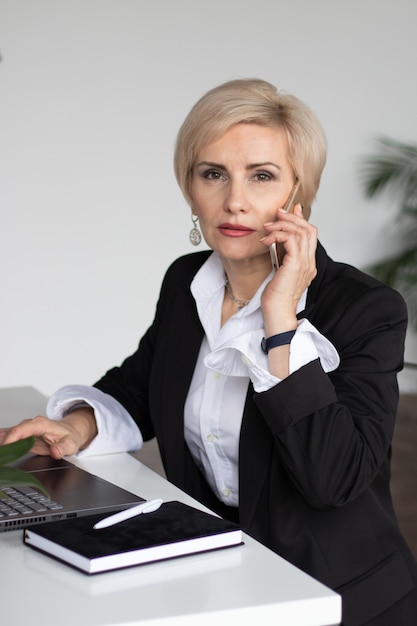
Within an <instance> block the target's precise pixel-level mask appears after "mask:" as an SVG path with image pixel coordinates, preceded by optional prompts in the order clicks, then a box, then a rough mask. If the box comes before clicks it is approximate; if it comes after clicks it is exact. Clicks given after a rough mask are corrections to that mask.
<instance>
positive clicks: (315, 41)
mask: <svg viewBox="0 0 417 626" xmlns="http://www.w3.org/2000/svg"><path fill="white" fill-rule="evenodd" d="M416 24H417V3H416V2H415V0H350V2H343V3H342V2H338V1H337V0H316V1H315V2H312V1H310V0H292V1H291V2H288V1H286V2H283V1H279V0H257V1H256V2H252V1H250V2H249V1H246V0H211V1H210V2H205V1H202V0H152V2H149V1H146V2H145V1H142V0H71V1H68V0H0V52H1V55H2V63H1V64H0V112H1V115H0V176H1V182H0V211H1V229H0V268H1V270H0V289H1V294H2V300H1V301H2V315H1V320H2V323H1V326H0V386H2V387H5V386H14V385H26V384H30V385H34V386H36V387H38V388H39V389H40V390H41V391H42V392H44V393H47V394H49V393H51V392H52V391H54V389H56V388H57V387H58V386H61V385H63V384H67V383H83V384H89V383H92V382H94V381H95V380H96V379H97V378H98V377H99V376H101V374H102V373H103V372H104V371H105V370H106V369H107V368H109V367H111V366H113V365H115V364H118V363H119V362H120V361H121V360H122V358H124V357H125V356H127V355H128V354H130V353H131V352H132V351H133V350H134V349H135V347H136V344H137V341H138V339H139V337H140V335H141V334H142V333H143V331H144V330H145V329H146V328H147V326H148V325H149V323H150V322H151V320H152V317H153V313H154V307H155V302H156V298H157V294H158V291H159V286H160V281H161V279H162V276H163V273H164V270H165V269H166V267H167V265H168V264H169V263H170V262H171V261H172V260H173V259H174V258H175V257H176V256H178V255H180V254H182V253H186V252H189V251H191V246H190V245H189V243H188V231H189V229H190V226H191V220H190V212H189V209H188V207H187V205H186V203H185V201H184V200H183V198H182V196H181V195H180V192H179V191H178V190H177V187H176V183H175V180H174V176H173V172H172V150H173V144H174V139H175V134H176V131H177V129H178V127H179V125H180V123H181V122H182V120H183V118H184V117H185V115H186V113H187V112H188V110H189V108H190V107H191V105H192V104H193V103H194V102H195V100H196V99H197V98H198V97H200V95H202V94H203V93H204V92H205V91H206V90H207V89H209V88H211V87H213V86H214V85H216V84H218V83H220V82H223V81H225V80H228V79H232V78H236V77H248V76H250V77H252V76H257V77H260V78H264V79H267V80H269V81H271V82H273V83H274V84H276V85H278V86H279V87H280V88H283V89H285V90H286V91H289V92H293V93H295V94H296V95H298V96H299V97H300V98H302V99H303V100H305V101H306V102H307V103H308V104H309V105H310V106H311V107H312V108H313V110H315V112H316V113H317V114H318V116H319V118H320V119H321V121H322V122H323V125H324V127H325V129H326V133H327V137H328V141H329V160H328V165H327V168H326V170H325V175H324V178H323V182H322V187H321V191H320V194H319V199H318V202H317V203H316V205H315V206H314V207H313V216H312V220H313V221H314V222H315V223H316V224H317V225H318V226H319V229H320V238H321V241H322V243H323V244H324V245H325V247H326V248H327V251H328V252H329V253H330V254H331V255H332V256H333V257H334V258H337V259H339V260H344V261H347V262H351V263H353V264H355V265H357V266H359V267H363V266H364V265H366V264H367V263H368V262H369V261H372V260H375V259H377V258H379V257H381V256H383V255H385V254H386V252H387V250H389V249H391V248H392V247H395V245H396V243H395V237H394V236H393V234H392V231H393V225H392V221H391V220H392V215H393V209H394V207H392V206H390V203H389V202H388V201H385V202H382V201H381V202H372V203H370V202H368V201H366V200H365V199H364V197H363V194H362V192H361V189H360V186H359V179H358V167H359V159H360V157H361V156H362V155H363V154H366V153H369V152H370V151H372V150H373V147H374V146H373V138H374V137H375V136H376V135H378V134H381V133H383V134H387V135H390V136H392V137H395V138H398V139H402V140H411V141H416V135H417V131H416V110H417V106H416V105H417V88H416V81H415V60H416V58H417V43H416V34H415V28H416ZM416 353H417V345H416V340H415V337H411V338H410V340H409V341H408V344H407V358H408V359H409V360H414V361H417V355H416ZM407 376H408V378H407ZM401 384H402V387H403V389H405V390H407V389H409V388H412V389H416V385H417V373H416V372H411V373H410V372H409V373H408V375H405V377H404V375H403V376H402V378H401Z"/></svg>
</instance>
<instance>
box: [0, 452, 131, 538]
mask: <svg viewBox="0 0 417 626" xmlns="http://www.w3.org/2000/svg"><path fill="white" fill-rule="evenodd" d="M13 466H14V467H18V468H19V469H22V470H24V471H25V472H29V473H30V474H32V475H33V476H36V478H37V479H38V480H39V481H40V482H41V483H42V485H43V486H44V488H45V489H46V492H47V498H46V499H45V494H44V493H42V492H41V491H40V490H38V489H34V488H33V487H30V488H25V487H24V486H23V487H22V486H21V485H12V484H11V485H10V486H9V487H3V488H2V489H0V532H4V531H7V530H17V529H19V528H24V527H25V526H28V525H29V524H31V525H32V524H41V523H43V522H50V521H54V520H59V519H65V518H67V517H80V516H84V515H92V514H94V513H105V512H107V511H109V512H111V511H119V510H121V509H125V508H128V507H130V506H134V505H136V504H138V503H139V502H143V498H140V497H138V496H136V495H134V494H132V493H130V492H129V491H126V490H125V489H122V488H121V487H118V486H117V485H113V484H112V483H110V482H108V481H106V480H104V479H103V478H100V477H98V476H95V475H93V474H90V473H89V472H87V471H86V470H84V469H81V468H79V467H76V466H75V465H72V464H71V463H69V462H68V461H66V460H64V459H61V460H59V461H56V460H54V459H52V458H51V457H49V456H34V455H27V456H26V457H24V458H23V459H21V460H20V461H18V462H16V463H14V464H13Z"/></svg>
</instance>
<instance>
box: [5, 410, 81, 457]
mask: <svg viewBox="0 0 417 626" xmlns="http://www.w3.org/2000/svg"><path fill="white" fill-rule="evenodd" d="M26 437H35V445H34V446H33V448H32V450H31V452H33V453H34V454H40V455H51V456H52V457H53V458H55V459H60V458H62V457H63V456H67V455H71V454H75V453H76V452H77V451H78V445H77V442H76V440H75V438H74V437H73V433H72V429H71V428H69V427H68V425H67V424H66V423H65V422H64V421H54V420H50V419H48V418H47V417H44V416H42V415H38V416H37V417H34V418H33V419H27V420H24V421H22V422H20V423H19V424H17V425H16V426H12V427H11V428H7V429H2V430H1V431H0V444H7V443H13V442H14V441H18V440H20V439H26Z"/></svg>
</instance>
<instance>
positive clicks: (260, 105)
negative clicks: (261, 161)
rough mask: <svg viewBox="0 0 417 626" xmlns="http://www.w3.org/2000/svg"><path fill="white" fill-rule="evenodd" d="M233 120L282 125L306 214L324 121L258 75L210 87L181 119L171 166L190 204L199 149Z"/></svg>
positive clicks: (321, 152)
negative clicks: (191, 187) (256, 77)
mask: <svg viewBox="0 0 417 626" xmlns="http://www.w3.org/2000/svg"><path fill="white" fill-rule="evenodd" d="M236 124H259V125H261V126H269V127H277V128H282V129H283V130H284V131H285V133H286V137H287V141H288V149H289V160H290V163H291V166H292V168H293V170H294V174H295V176H296V177H297V178H298V179H299V180H300V192H299V194H298V198H299V201H300V202H301V204H302V205H303V211H304V216H305V217H306V218H307V219H308V217H309V216H310V211H311V205H312V203H313V201H314V199H315V197H316V194H317V190H318V188H319V185H320V178H321V174H322V171H323V168H324V165H325V163H326V153H327V143H326V138H325V135H324V132H323V129H322V126H321V124H320V122H319V121H318V119H317V117H316V116H315V115H314V113H313V112H312V111H311V109H309V107H307V106H306V105H305V104H304V103H303V102H301V100H299V99H298V98H296V97H295V96H292V95H290V94H285V93H282V92H279V91H278V90H277V89H276V87H274V86H273V85H271V84H270V83H268V82H266V81H264V80H260V79H238V80H232V81H229V82H226V83H223V84H222V85H219V86H218V87H215V88H214V89H211V90H210V91H208V92H207V93H206V94H205V95H204V96H203V97H202V98H200V100H198V102H197V103H196V104H195V105H194V106H193V108H192V109H191V111H190V113H189V114H188V115H187V117H186V119H185V120H184V123H183V124H182V126H181V128H180V130H179V132H178V136H177V141H176V145H175V155H174V170H175V176H176V178H177V181H178V184H179V186H180V188H181V190H182V193H183V194H184V197H185V199H186V200H187V202H188V203H189V204H191V196H190V184H191V179H192V174H193V168H194V165H195V161H196V158H197V155H198V153H199V151H200V150H201V149H202V148H203V147H205V146H206V145H208V144H209V143H211V142H212V141H214V140H215V139H217V138H218V137H220V136H221V135H223V134H224V133H225V132H226V131H227V130H228V129H229V128H230V127H231V126H234V125H236Z"/></svg>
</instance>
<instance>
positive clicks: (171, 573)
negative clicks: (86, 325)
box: [0, 387, 341, 626]
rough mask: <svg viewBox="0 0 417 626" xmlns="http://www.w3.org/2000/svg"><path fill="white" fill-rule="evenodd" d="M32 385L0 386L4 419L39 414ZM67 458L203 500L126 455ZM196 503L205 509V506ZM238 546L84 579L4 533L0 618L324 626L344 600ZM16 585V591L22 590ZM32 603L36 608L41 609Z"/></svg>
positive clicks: (178, 496) (106, 625)
mask: <svg viewBox="0 0 417 626" xmlns="http://www.w3.org/2000/svg"><path fill="white" fill-rule="evenodd" d="M45 403H46V399H45V398H44V397H43V396H42V395H41V394H39V393H38V392H37V391H36V390H34V389H33V388H31V387H16V388H8V389H0V425H2V426H6V425H10V424H12V423H15V422H16V421H19V420H20V419H23V418H25V417H33V416H34V415H35V414H38V413H44V407H45ZM71 461H73V462H74V463H76V464H77V465H79V466H81V467H83V468H85V469H86V470H88V471H89V472H91V473H93V474H98V475H99V476H102V477H103V478H106V479H108V480H110V481H111V482H113V483H116V484H118V485H120V486H121V487H124V488H125V489H128V490H129V491H131V492H134V493H136V494H137V495H140V496H142V497H144V498H146V499H149V498H155V497H162V498H163V499H164V500H182V501H184V502H187V503H189V504H192V505H194V506H196V505H197V506H199V505H198V503H196V502H195V501H194V500H193V499H192V498H190V497H189V496H187V495H186V494H185V493H184V492H182V491H180V490H179V489H177V488H176V487H174V486H173V485H171V484H170V483H169V482H167V481H166V480H165V479H163V478H161V477H160V476H158V475H157V474H156V473H155V472H153V471H152V470H150V469H149V468H147V467H146V466H145V465H143V464H142V463H140V462H139V461H137V460H136V459H134V458H133V457H132V456H131V455H129V454H114V455H106V456H99V457H92V458H90V459H88V460H87V459H86V460H83V461H82V462H81V461H77V460H76V459H73V458H71ZM201 508H202V507H201ZM244 541H245V543H244V545H242V546H239V547H235V548H230V549H227V550H220V551H217V552H211V553H206V554H202V555H193V556H189V557H185V558H180V559H174V560H171V561H165V562H162V563H153V564H150V565H145V566H142V567H136V568H132V569H127V570H121V571H118V572H109V573H105V574H98V575H96V576H94V577H88V576H86V575H84V574H82V573H79V572H77V571H76V570H73V569H71V568H70V567H68V566H66V565H63V564H61V563H58V562H57V561H54V560H53V559H51V558H49V557H47V556H44V555H42V554H39V553H37V552H35V551H34V550H32V549H31V548H29V547H27V546H24V545H23V543H22V531H21V530H17V531H10V532H5V533H1V534H0V563H1V564H0V590H1V611H0V614H1V623H2V624H5V625H6V624H7V626H22V624H25V623H27V622H28V621H33V619H35V621H38V620H39V621H42V624H43V626H49V625H51V626H56V624H59V625H60V626H74V625H77V626H87V625H91V626H116V625H117V626H133V625H137V626H187V625H190V626H191V625H192V626H199V625H202V626H205V625H208V624H210V626H213V624H217V625H222V624H227V626H233V625H235V624H236V625H239V626H241V624H242V622H243V623H247V622H248V621H249V620H250V621H251V622H252V623H256V624H259V625H262V626H269V625H272V624H273V625H274V626H277V625H280V626H325V625H329V624H338V623H340V619H341V618H340V614H341V600H340V597H339V596H338V595H337V594H336V593H334V592H333V591H330V590H329V589H327V588H326V587H324V586H323V585H322V584H320V583H318V582H316V581H315V580H314V579H312V578H310V577H309V576H307V575H306V574H304V573H303V572H301V571H300V570H298V569H297V568H295V567H293V566H292V565H290V564H289V563H287V562H286V561H285V560H283V559H282V558H280V557H279V556H277V555H276V554H274V553H273V552H271V551H270V550H268V549H267V548H265V547H264V546H262V545H261V544H259V543H258V542H257V541H255V540H253V539H252V538H251V537H249V536H247V535H244ZM19 590H20V593H19ZM37 607H38V608H37Z"/></svg>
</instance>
